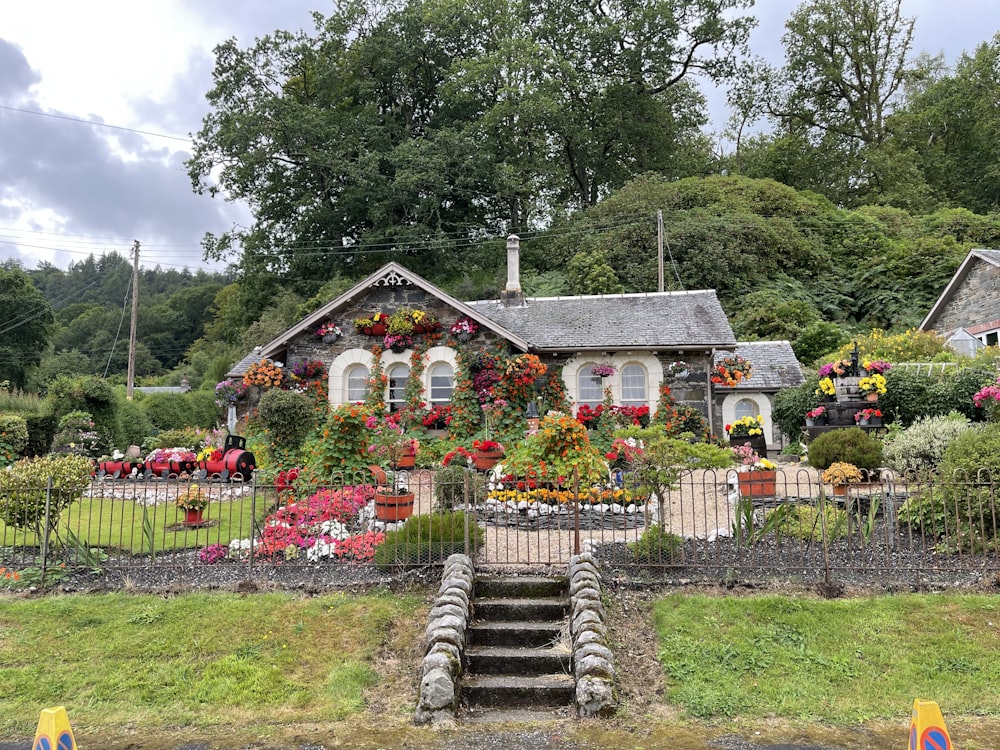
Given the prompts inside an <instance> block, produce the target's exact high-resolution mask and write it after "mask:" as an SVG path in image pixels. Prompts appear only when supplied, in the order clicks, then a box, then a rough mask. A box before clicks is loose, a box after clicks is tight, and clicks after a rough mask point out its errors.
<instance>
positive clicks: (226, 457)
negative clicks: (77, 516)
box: [95, 435, 257, 482]
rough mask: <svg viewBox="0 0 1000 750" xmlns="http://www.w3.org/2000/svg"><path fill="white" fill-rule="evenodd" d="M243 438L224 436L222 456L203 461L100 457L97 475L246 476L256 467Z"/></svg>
mask: <svg viewBox="0 0 1000 750" xmlns="http://www.w3.org/2000/svg"><path fill="white" fill-rule="evenodd" d="M246 444H247V441H246V438H244V437H240V436H239V435H229V436H227V437H226V442H225V445H224V446H223V449H222V457H221V458H219V459H217V460H211V459H208V460H203V461H195V460H192V461H99V462H98V463H97V466H96V468H95V473H96V475H97V476H98V477H101V478H104V477H112V478H114V479H118V478H124V477H137V478H144V479H149V478H151V477H160V478H163V479H167V478H169V477H180V476H184V475H186V476H188V477H191V478H196V479H209V478H218V479H220V480H221V481H224V482H225V481H228V480H230V479H232V478H233V477H236V476H240V477H242V478H243V479H249V478H250V476H251V475H252V474H253V472H254V469H256V468H257V460H256V459H255V458H254V455H253V453H251V452H250V451H248V450H246Z"/></svg>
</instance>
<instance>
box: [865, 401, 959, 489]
mask: <svg viewBox="0 0 1000 750" xmlns="http://www.w3.org/2000/svg"><path fill="white" fill-rule="evenodd" d="M970 427H971V424H970V423H969V420H968V418H966V417H965V416H964V415H962V414H959V413H958V412H951V413H949V414H945V415H943V416H933V417H920V418H918V419H917V420H916V421H915V422H914V423H913V424H912V425H910V426H909V427H908V428H906V429H905V430H903V431H901V432H897V433H895V434H894V435H892V436H890V437H889V439H888V440H886V442H885V445H884V447H883V450H882V453H883V456H884V458H885V462H886V465H887V466H889V467H890V468H892V469H895V470H896V471H899V472H914V473H918V474H926V473H929V472H933V471H936V470H937V468H938V465H939V464H940V463H941V461H942V460H943V459H944V453H945V450H946V449H947V448H948V446H949V445H950V444H951V442H952V441H953V440H954V439H955V438H956V437H958V436H959V435H961V434H962V433H963V432H965V431H966V430H968V429H969V428H970Z"/></svg>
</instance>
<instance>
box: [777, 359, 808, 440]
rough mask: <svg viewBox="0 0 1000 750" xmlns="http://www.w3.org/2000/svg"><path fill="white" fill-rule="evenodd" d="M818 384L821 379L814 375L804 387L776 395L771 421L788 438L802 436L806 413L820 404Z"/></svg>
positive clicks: (786, 389) (797, 387)
mask: <svg viewBox="0 0 1000 750" xmlns="http://www.w3.org/2000/svg"><path fill="white" fill-rule="evenodd" d="M818 383H819V378H818V377H817V376H816V375H815V374H814V375H811V376H810V377H808V378H806V382H804V383H803V384H802V385H798V386H795V387H794V388H783V389H782V390H780V391H778V392H777V393H776V394H775V396H774V404H773V405H772V407H771V420H772V421H773V422H774V424H775V426H777V428H778V429H779V430H781V432H782V433H784V434H785V435H786V436H787V437H788V438H790V439H797V438H798V437H800V436H801V435H802V427H803V425H804V424H805V416H806V412H807V411H809V410H810V409H812V408H813V407H815V406H816V405H817V404H819V402H820V397H819V396H818V395H816V388H817V387H818Z"/></svg>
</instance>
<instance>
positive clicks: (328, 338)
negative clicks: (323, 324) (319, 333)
mask: <svg viewBox="0 0 1000 750" xmlns="http://www.w3.org/2000/svg"><path fill="white" fill-rule="evenodd" d="M339 338H340V336H338V335H337V334H335V333H324V334H323V343H324V344H332V343H333V342H334V341H336V340H337V339H339Z"/></svg>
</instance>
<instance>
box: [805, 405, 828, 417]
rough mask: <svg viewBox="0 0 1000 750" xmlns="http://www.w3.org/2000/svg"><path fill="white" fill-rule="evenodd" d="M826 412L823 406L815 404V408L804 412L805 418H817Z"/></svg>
mask: <svg viewBox="0 0 1000 750" xmlns="http://www.w3.org/2000/svg"><path fill="white" fill-rule="evenodd" d="M824 414H826V407H825V406H817V407H816V408H815V409H810V410H809V411H807V412H806V419H817V418H819V417H822V416H823V415H824Z"/></svg>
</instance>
